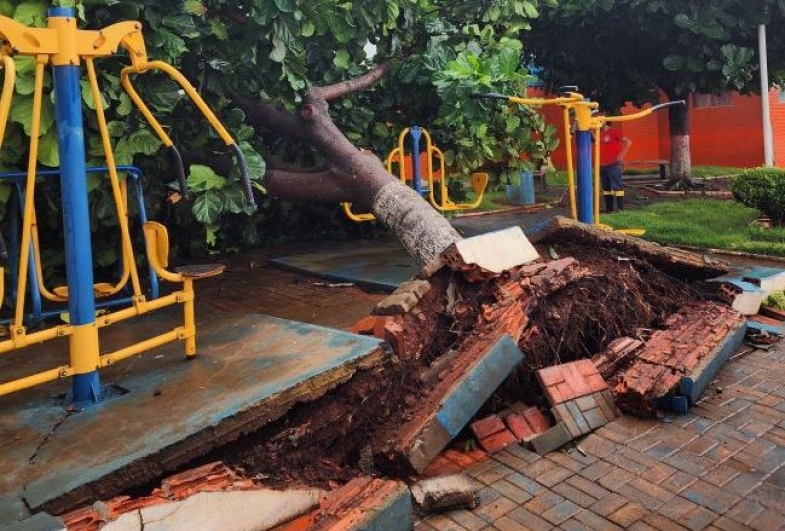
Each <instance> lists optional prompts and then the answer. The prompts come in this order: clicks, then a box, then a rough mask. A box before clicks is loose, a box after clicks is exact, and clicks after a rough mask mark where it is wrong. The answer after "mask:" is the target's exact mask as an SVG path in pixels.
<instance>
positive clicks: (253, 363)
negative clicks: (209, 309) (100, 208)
mask: <svg viewBox="0 0 785 531" xmlns="http://www.w3.org/2000/svg"><path fill="white" fill-rule="evenodd" d="M175 310H176V309H175ZM170 317H171V318H172V320H174V319H177V318H178V315H177V312H171V313H167V312H164V313H162V314H160V315H159V314H156V315H155V316H144V317H141V318H139V319H137V320H134V322H133V325H130V326H124V325H123V324H119V325H118V328H117V329H114V328H113V329H111V330H110V331H109V333H110V336H109V338H111V340H113V341H115V342H116V343H115V344H117V345H120V346H122V345H125V344H127V343H128V342H130V341H133V340H139V339H141V338H146V337H152V336H153V335H155V333H156V332H158V333H160V329H161V328H163V327H165V326H167V319H169V318H170ZM179 318H180V319H182V316H181V315H180V316H179ZM200 327H201V328H200V330H201V332H200V337H201V338H202V339H201V340H200V341H201V342H200V345H199V354H198V355H197V356H196V357H195V358H194V359H193V360H190V361H189V362H188V363H185V361H184V358H183V354H182V345H181V344H170V345H166V346H163V347H160V348H159V349H158V350H157V351H156V355H154V356H153V355H149V356H144V357H140V358H139V359H138V360H137V361H135V362H134V364H133V367H132V369H130V370H129V366H128V365H122V366H119V365H118V367H119V368H118V369H115V368H114V366H112V367H108V368H107V369H106V371H107V373H106V374H107V375H106V377H107V379H108V381H115V382H116V383H117V384H118V385H121V386H123V387H124V388H126V389H129V390H130V391H131V392H129V393H127V394H124V395H122V396H118V397H116V398H113V399H112V400H108V401H106V402H105V403H102V404H101V407H99V408H92V409H88V410H86V411H83V412H80V413H78V414H73V415H66V413H65V412H64V410H63V407H62V405H61V404H60V403H59V402H57V401H56V400H51V399H50V398H49V397H51V396H54V395H56V394H57V393H58V392H60V391H61V390H64V389H66V386H67V385H68V382H66V381H58V382H53V383H52V384H47V385H44V386H41V387H40V388H36V389H34V390H32V391H29V392H28V394H26V395H24V396H26V397H30V396H38V397H42V398H39V399H36V400H35V401H33V400H30V399H29V398H26V399H25V400H23V401H21V402H20V401H18V400H15V397H16V396H22V395H10V396H5V397H2V399H3V402H4V408H5V411H6V415H4V421H3V422H2V423H0V424H2V425H3V428H4V429H6V430H8V432H9V433H11V432H13V433H20V434H25V437H24V438H20V439H19V441H18V442H12V443H11V446H10V447H9V448H7V449H6V450H5V451H3V452H0V467H2V469H3V470H4V476H3V477H2V478H0V521H3V522H12V521H16V520H20V519H22V518H25V517H26V516H29V513H28V514H24V513H23V512H21V511H20V509H19V505H20V504H21V501H22V500H24V502H25V503H27V504H28V505H29V507H30V510H32V511H40V510H45V511H47V512H50V513H53V514H62V513H65V512H67V511H69V510H72V509H74V508H76V507H80V506H83V505H84V504H87V503H91V502H92V501H93V500H95V499H102V498H103V499H106V498H110V497H112V496H115V495H118V494H120V493H121V492H123V491H124V490H127V489H128V488H130V487H132V486H134V485H139V484H143V483H145V482H148V481H150V480H152V479H154V478H156V477H160V476H161V475H166V474H168V473H171V471H173V470H175V469H177V468H178V467H181V466H182V465H183V464H184V463H185V462H187V461H190V460H192V459H195V458H197V457H199V456H200V455H203V454H204V453H206V452H208V451H210V450H211V449H213V448H215V447H216V446H218V445H221V444H224V443H226V442H229V441H232V440H235V439H236V438H238V437H240V436H242V435H243V434H246V433H249V432H253V431H255V430H257V429H259V428H260V427H261V426H264V425H266V424H268V423H269V422H271V421H273V420H275V419H277V418H280V417H281V416H282V415H283V414H285V413H286V412H287V411H288V410H289V409H290V408H291V407H293V406H294V405H295V404H297V403H299V402H302V401H305V400H314V399H316V398H318V397H319V396H322V395H323V394H325V393H327V392H328V391H329V390H331V389H333V388H335V387H336V386H338V385H340V384H341V383H343V382H346V381H348V380H349V379H351V378H352V377H353V376H354V375H355V374H357V373H358V372H360V371H363V370H364V369H368V368H371V367H376V366H378V365H380V364H381V363H382V362H383V361H384V359H385V358H386V357H387V354H386V352H385V349H384V348H383V346H382V344H381V342H380V341H379V340H377V339H374V338H369V337H367V336H358V335H354V334H349V333H347V332H343V331H339V330H331V329H328V328H324V327H319V326H314V325H307V324H303V323H296V322H293V321H288V320H284V319H276V318H273V317H268V316H264V315H238V314H232V315H229V316H227V317H221V318H216V317H215V315H212V316H209V317H207V320H206V321H205V322H202V323H200ZM115 330H117V331H116V332H115ZM112 334H116V335H112ZM140 336H141V337H140ZM108 341H109V339H108ZM57 346H62V345H56V347H57ZM56 347H55V348H56ZM65 347H66V348H67V344H66V345H65ZM52 348H53V347H52V346H48V347H43V348H42V349H41V350H40V351H39V350H33V351H32V352H31V353H26V354H25V355H26V356H31V355H32V354H33V353H35V357H36V358H37V359H42V360H44V361H45V362H46V361H49V360H50V359H51V358H52V357H53V356H52V355H57V354H58V353H59V352H62V351H57V350H55V351H54V352H51V350H52ZM47 349H48V351H47ZM38 356H40V358H38ZM107 418H111V419H113V422H110V423H107V422H106V419H107ZM52 419H55V420H54V421H53V420H52ZM53 426H56V429H53ZM32 435H37V436H38V438H35V437H33V436H32ZM42 441H43V442H45V444H42ZM95 441H101V444H95ZM85 448H90V451H89V452H86V451H85ZM118 472H122V474H121V477H122V479H123V480H122V481H118V480H117V477H116V474H117V473H118Z"/></svg>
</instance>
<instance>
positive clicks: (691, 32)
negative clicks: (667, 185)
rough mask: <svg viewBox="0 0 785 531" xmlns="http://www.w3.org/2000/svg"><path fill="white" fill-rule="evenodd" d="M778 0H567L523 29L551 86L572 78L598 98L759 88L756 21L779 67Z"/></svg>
mask: <svg viewBox="0 0 785 531" xmlns="http://www.w3.org/2000/svg"><path fill="white" fill-rule="evenodd" d="M784 14H785V2H783V1H782V0H719V1H712V2H702V1H690V2H685V1H683V0H655V1H649V0H566V1H560V2H559V3H558V5H557V6H553V7H551V8H548V9H545V10H544V11H543V14H542V16H541V17H540V19H539V20H537V21H536V22H535V24H534V28H533V31H531V32H528V33H527V34H526V35H525V38H526V44H527V47H528V50H529V51H532V52H534V53H535V54H536V56H537V61H538V62H539V63H541V65H542V66H544V67H546V68H545V73H544V77H545V78H546V79H547V80H548V82H549V83H550V84H551V85H552V86H555V85H559V84H566V83H578V84H580V85H581V87H582V88H584V89H585V90H587V91H592V92H594V93H595V96H596V97H597V98H598V99H599V100H600V101H601V102H603V103H604V104H606V105H608V106H612V107H620V106H621V105H623V104H624V102H625V101H633V102H635V103H642V102H645V101H651V100H652V99H656V89H660V90H663V91H664V92H666V93H668V94H669V95H671V96H673V97H676V96H678V97H683V96H685V95H687V94H689V93H690V92H692V91H699V92H718V91H721V90H724V89H726V88H728V87H730V88H733V89H736V90H739V91H750V90H755V89H756V88H757V85H756V81H755V78H756V76H755V72H756V70H757V67H758V58H757V27H758V25H759V24H761V23H768V24H770V27H769V30H768V35H769V45H770V50H771V51H770V54H771V55H770V60H771V61H772V64H773V66H775V67H776V68H777V69H785V63H783V59H784V58H785V56H784V55H783V51H784V50H785V38H784V37H783V32H782V29H783V24H785V20H784V17H783V15H784Z"/></svg>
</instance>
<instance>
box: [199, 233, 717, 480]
mask: <svg viewBox="0 0 785 531" xmlns="http://www.w3.org/2000/svg"><path fill="white" fill-rule="evenodd" d="M558 249H559V253H560V255H561V256H564V255H570V256H573V257H577V258H578V264H577V265H578V266H579V267H578V269H573V270H572V273H569V274H567V273H565V274H564V275H562V278H560V279H557V280H558V281H553V282H548V283H544V284H543V283H541V284H540V285H537V282H533V283H531V285H530V286H529V288H528V289H525V290H524V292H523V293H522V294H521V295H520V297H519V298H520V299H521V301H523V300H524V299H525V300H526V302H525V307H526V313H527V315H528V317H529V324H528V327H527V328H526V331H525V332H524V333H523V335H522V337H521V340H520V342H519V346H520V348H521V351H522V352H523V353H524V355H525V358H526V361H525V363H524V364H522V365H521V366H520V367H519V368H518V369H517V370H516V371H515V372H514V373H513V374H512V375H511V376H510V377H509V378H508V379H507V381H506V382H505V384H504V385H503V386H502V387H501V388H500V389H499V390H498V391H497V392H496V393H495V395H494V396H493V397H492V399H491V400H489V401H488V402H487V403H486V405H485V406H484V408H483V412H487V411H494V410H498V409H499V408H501V407H502V406H503V405H504V404H506V403H509V402H510V401H515V400H521V401H523V402H525V403H527V404H530V405H544V404H542V397H541V396H540V393H539V391H538V389H539V387H538V385H537V384H536V382H535V379H534V371H536V370H537V369H539V368H542V367H545V366H549V365H553V364H556V363H564V362H567V361H571V360H575V359H580V358H586V357H590V356H591V355H593V354H596V353H597V352H599V351H601V350H602V349H604V348H605V347H607V345H608V344H609V343H610V342H611V341H612V340H613V339H616V338H618V337H622V336H635V335H636V334H639V333H640V331H641V330H642V329H656V328H658V327H659V326H662V324H663V323H664V321H665V320H666V319H667V317H668V316H669V315H671V314H673V313H674V312H675V311H677V310H678V308H680V307H681V306H683V305H685V304H687V303H688V302H689V301H694V300H695V299H696V297H701V296H702V295H700V294H698V293H697V292H693V291H692V290H691V289H690V288H689V286H687V285H686V284H684V283H683V282H679V281H676V280H674V279H672V278H669V277H668V276H666V275H665V274H663V273H662V272H661V271H659V270H657V269H656V268H654V267H653V266H651V265H650V264H649V263H647V262H645V261H642V260H638V259H631V258H629V257H627V256H623V255H621V254H620V253H619V252H617V251H614V250H610V249H602V248H598V247H596V246H595V247H591V246H586V245H580V244H575V243H572V244H567V245H561V246H558ZM540 251H541V254H542V256H548V252H549V250H548V246H543V247H542V248H541V249H540ZM549 261H550V260H549ZM518 273H519V274H520V272H518ZM515 274H516V271H511V272H508V273H507V275H508V276H509V275H515ZM532 279H535V280H536V279H537V276H536V275H534V276H533V277H532ZM501 280H504V279H501ZM501 280H500V279H491V280H486V281H483V282H474V283H471V282H468V281H466V280H465V279H463V277H462V276H460V275H458V274H455V273H452V272H450V271H447V270H443V271H442V272H440V273H439V274H437V275H436V276H435V277H434V278H433V279H432V284H433V287H432V289H431V291H430V292H429V293H428V294H427V295H426V296H425V297H424V298H423V299H422V301H421V302H420V304H419V305H418V306H417V308H416V310H415V311H413V312H410V313H409V314H407V315H406V316H405V317H403V329H404V330H405V348H404V349H403V353H404V354H403V355H401V356H397V355H395V354H393V353H391V354H390V356H389V357H388V359H387V361H386V362H385V363H384V364H383V365H382V366H380V367H377V368H375V369H371V370H366V371H364V372H361V373H359V374H357V375H356V376H355V377H354V378H353V379H352V380H351V381H349V382H347V383H346V384H343V385H342V386H340V387H339V388H337V389H335V390H334V391H332V392H330V393H328V394H327V395H325V396H323V397H322V398H320V399H318V400H316V401H313V402H310V403H305V404H300V405H299V406H297V407H295V408H294V409H293V410H292V411H291V412H290V413H288V414H287V415H286V416H285V417H284V418H282V419H280V420H279V421H277V422H275V423H273V424H270V425H268V426H266V427H265V428H263V429H262V430H260V431H258V432H256V433H255V434H253V435H251V436H248V437H244V438H243V439H241V440H238V441H235V442H234V443H231V444H229V445H227V446H225V447H223V448H221V449H219V450H217V451H215V452H213V453H211V454H210V455H208V456H206V457H205V458H204V459H203V460H201V462H208V461H212V460H215V459H221V460H223V461H224V462H226V463H227V464H228V465H229V466H231V467H233V468H235V469H237V470H238V471H240V472H241V473H244V474H246V475H247V476H249V477H252V478H254V479H257V480H259V481H260V482H261V483H264V484H265V485H269V486H274V487H294V486H302V485H309V486H321V487H327V486H329V485H330V484H331V483H332V482H336V481H337V482H344V481H348V480H349V479H351V478H353V477H357V476H359V475H367V474H374V473H381V474H385V475H392V476H398V477H401V476H404V477H405V476H407V475H409V474H410V473H411V471H410V470H408V469H407V468H406V467H405V466H403V465H402V464H401V460H396V459H395V456H394V455H393V454H391V445H392V442H393V441H394V440H395V439H396V436H397V435H398V434H399V431H400V430H401V428H402V426H403V425H404V424H406V423H407V422H408V421H409V420H411V419H412V418H413V416H414V415H416V414H417V413H418V410H419V409H422V405H423V404H424V403H426V402H427V399H428V396H429V391H430V389H431V386H432V385H433V375H432V373H433V370H432V367H434V366H435V365H436V366H438V364H439V363H440V359H441V358H443V357H445V356H446V357H447V358H446V359H447V360H449V357H450V356H453V355H454V353H455V352H457V351H460V350H461V349H462V348H466V346H467V345H474V344H476V343H477V342H478V341H479V340H480V339H479V338H480V336H482V335H483V334H484V332H485V331H486V330H485V329H484V328H483V326H485V325H484V324H483V316H484V315H485V314H486V313H487V312H488V309H489V308H491V307H493V306H494V305H497V304H499V303H500V300H501V298H502V296H503V294H501V293H500V290H499V286H500V285H501V284H502V282H501ZM522 304H523V303H522ZM448 307H449V308H448ZM442 364H443V365H445V363H444V360H442ZM446 365H449V363H447V364H446Z"/></svg>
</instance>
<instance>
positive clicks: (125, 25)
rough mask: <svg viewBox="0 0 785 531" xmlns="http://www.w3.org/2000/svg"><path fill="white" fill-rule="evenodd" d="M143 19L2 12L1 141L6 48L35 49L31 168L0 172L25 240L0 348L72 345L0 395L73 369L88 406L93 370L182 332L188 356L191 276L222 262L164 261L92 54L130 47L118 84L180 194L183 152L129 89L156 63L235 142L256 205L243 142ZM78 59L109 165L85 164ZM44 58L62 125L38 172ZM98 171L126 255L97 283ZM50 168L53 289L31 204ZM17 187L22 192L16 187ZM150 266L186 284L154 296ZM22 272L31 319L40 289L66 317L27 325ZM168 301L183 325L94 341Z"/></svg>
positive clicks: (162, 236) (7, 95)
mask: <svg viewBox="0 0 785 531" xmlns="http://www.w3.org/2000/svg"><path fill="white" fill-rule="evenodd" d="M141 28H142V25H141V24H140V23H139V22H133V21H131V22H121V23H118V24H114V25H112V26H109V27H107V28H104V29H102V30H100V31H87V30H78V29H77V27H76V12H75V10H74V9H73V8H63V7H53V8H50V9H49V11H48V20H47V27H46V28H28V27H26V26H24V25H23V24H20V23H19V22H16V21H14V20H12V19H9V18H7V17H0V37H1V38H2V43H1V44H0V61H2V65H3V68H4V70H5V80H4V83H3V89H2V95H1V96H0V146H2V144H1V142H2V137H3V133H4V132H5V127H6V124H7V120H8V115H9V111H10V107H11V99H12V96H13V91H14V83H15V69H14V61H13V59H12V57H13V56H14V55H22V56H30V57H33V58H34V59H35V84H34V91H33V110H32V127H31V133H30V153H29V161H28V168H27V172H25V173H19V174H10V175H6V176H5V177H4V178H6V179H11V180H12V181H13V182H15V183H17V184H15V185H16V186H17V189H18V190H19V194H18V195H19V207H20V208H21V210H22V212H23V215H22V227H21V243H20V244H19V246H18V248H16V247H15V248H14V250H15V251H16V252H18V255H19V258H18V260H17V261H15V262H12V264H11V265H12V270H13V269H15V270H16V271H12V272H14V273H15V276H16V288H15V290H14V291H13V292H12V295H13V297H12V298H13V300H14V317H13V319H12V321H11V324H10V326H9V332H10V338H9V339H6V340H3V341H0V353H6V352H10V351H14V350H18V349H22V348H25V347H27V346H30V345H34V344H37V343H42V342H45V341H50V340H53V339H56V338H65V337H67V338H68V341H69V353H70V360H69V363H68V364H64V365H61V366H59V367H56V368H54V369H51V370H47V371H44V372H41V373H38V374H34V375H31V376H27V377H24V378H20V379H17V380H14V381H10V382H6V383H2V384H0V395H3V394H6V393H10V392H13V391H17V390H20V389H24V388H27V387H31V386H34V385H38V384H41V383H44V382H48V381H51V380H55V379H58V378H65V377H69V376H72V377H73V380H72V392H71V397H70V399H71V400H72V402H73V404H74V405H75V406H76V407H85V406H88V405H91V404H94V403H96V402H97V401H99V400H100V398H101V396H102V394H103V392H102V388H101V385H100V380H99V376H98V370H99V369H100V368H102V367H106V366H107V365H110V364H112V363H115V362H118V361H120V360H122V359H125V358H128V357H130V356H134V355H137V354H141V353H143V352H146V351H148V350H150V349H152V348H154V347H157V346H160V345H163V344H166V343H169V342H173V341H184V343H185V354H186V356H188V357H191V356H194V355H195V354H196V324H195V320H194V290H193V280H195V279H197V278H204V277H209V276H215V275H218V274H220V273H221V272H222V271H223V267H222V266H215V265H210V266H186V267H183V268H178V269H177V270H176V271H174V272H172V271H169V270H167V269H166V267H167V265H168V252H169V251H168V235H167V232H166V228H165V227H164V226H163V225H161V224H159V223H155V222H153V221H148V220H147V219H146V214H145V212H144V205H143V199H142V198H141V195H140V194H139V191H140V190H141V188H140V187H138V182H139V179H140V178H141V173H140V172H138V170H135V169H132V168H129V167H118V166H117V165H116V164H115V159H114V155H113V152H112V146H111V142H110V138H109V133H108V128H107V123H106V118H105V116H104V110H103V106H102V101H101V92H100V88H99V85H98V78H97V76H96V70H95V66H94V64H93V60H94V59H96V58H101V57H109V56H112V55H114V54H115V53H116V52H117V49H118V48H119V47H122V48H123V49H124V50H126V51H127V52H128V55H129V56H130V58H131V65H130V66H128V67H126V68H124V69H123V70H122V72H121V79H122V84H123V87H124V88H125V90H126V91H127V92H128V95H129V96H130V98H131V100H132V101H133V102H134V104H135V105H136V107H137V108H138V109H139V110H140V112H141V113H142V115H143V116H144V117H145V119H146V120H147V122H148V123H149V124H150V126H151V127H152V129H153V130H154V131H155V133H156V134H157V135H158V137H159V138H160V139H161V141H162V143H163V144H164V146H165V147H166V148H167V150H168V151H169V153H170V155H171V156H172V157H173V158H174V161H175V165H176V167H177V171H178V180H179V184H180V189H181V193H182V194H183V195H184V196H187V188H186V180H185V171H184V167H183V163H182V159H181V157H180V154H179V152H178V151H177V148H176V147H175V146H174V143H173V142H172V140H171V138H170V137H169V136H168V135H167V134H166V132H164V130H163V128H162V127H161V125H160V124H159V122H158V121H157V120H156V118H155V117H153V115H152V113H151V112H150V110H149V109H148V108H147V106H146V105H145V103H144V101H143V100H142V99H141V97H140V96H139V94H138V93H137V92H136V90H135V89H134V87H133V85H132V84H131V80H130V76H131V75H132V74H143V73H145V72H148V71H151V70H159V71H161V72H163V73H165V74H167V75H169V76H170V77H171V78H173V79H174V81H175V82H177V83H178V84H179V85H180V87H181V88H182V89H183V91H184V92H185V93H186V94H187V95H188V96H189V97H190V99H191V101H193V102H194V104H196V106H197V107H198V108H199V110H200V111H201V112H202V114H203V115H204V117H205V118H206V119H207V121H208V122H209V123H210V125H211V126H212V127H213V129H215V131H216V132H217V134H218V135H219V136H220V137H221V139H222V140H223V141H224V142H225V143H226V145H227V146H228V147H229V148H230V149H231V150H232V151H233V153H234V155H235V157H236V159H237V163H238V166H239V170H240V177H241V179H242V181H243V184H244V186H245V194H246V199H247V201H248V203H249V204H250V205H254V201H253V195H252V191H251V186H250V180H249V178H248V171H247V166H246V163H245V159H244V157H243V155H242V152H241V151H240V149H239V147H238V146H237V144H236V143H235V142H234V140H233V139H232V137H231V135H229V133H228V132H227V131H226V129H225V128H224V127H223V125H222V124H221V123H220V122H219V121H218V119H217V118H216V116H215V115H214V114H213V113H212V111H211V110H210V109H209V108H208V107H207V105H206V104H205V102H204V101H203V100H202V98H201V97H200V96H199V94H198V93H197V92H196V90H195V89H194V87H193V86H192V85H191V84H190V83H189V82H188V81H187V80H186V79H185V78H184V77H183V76H182V74H180V73H179V72H178V71H177V70H176V69H174V68H173V67H172V66H170V65H168V64H166V63H163V62H160V61H148V58H147V53H146V50H145V44H144V38H143V36H142V32H141ZM82 61H84V63H85V66H86V70H87V78H88V82H89V84H90V88H91V92H92V96H93V100H94V106H95V111H96V118H97V123H98V127H99V130H100V133H101V139H102V142H103V148H104V152H105V156H106V167H105V168H87V167H86V162H85V144H84V131H83V125H82V124H83V119H82V104H81V101H82V97H81V89H80V71H79V65H80V63H81V62H82ZM49 64H51V66H52V76H53V79H54V89H53V94H54V104H55V125H56V128H57V133H58V152H59V156H60V169H59V170H53V171H50V172H39V171H37V168H36V165H37V155H38V143H39V136H40V134H39V132H40V124H41V102H42V99H43V87H44V68H45V67H46V66H47V65H49ZM96 171H99V172H106V173H107V174H108V176H109V181H110V184H111V187H112V195H113V198H114V203H115V207H116V209H117V219H118V225H119V228H120V234H121V242H122V260H121V274H120V278H119V280H118V281H117V282H116V283H98V284H95V283H94V279H93V267H92V263H93V260H92V246H91V234H90V213H89V210H88V202H87V173H88V172H96ZM120 171H125V172H126V174H127V175H129V176H130V178H131V179H132V180H133V181H134V182H135V183H137V200H139V201H140V202H141V203H140V204H141V205H142V206H141V208H140V212H139V216H140V221H141V222H142V225H143V230H144V236H145V238H144V239H145V244H146V249H145V250H146V253H147V259H148V262H149V267H150V269H152V272H154V273H155V275H153V274H152V272H151V287H150V295H151V297H150V298H149V299H148V297H147V296H145V294H144V293H143V292H142V286H141V282H140V280H139V273H138V271H137V267H136V261H135V260H134V252H133V243H132V239H131V235H130V229H129V223H128V211H127V198H128V190H127V179H126V180H124V181H122V182H121V180H120V178H119V176H118V173H119V172H120ZM47 175H59V176H60V185H61V193H62V198H61V205H62V210H63V227H64V240H65V257H66V277H67V285H66V286H60V287H56V288H53V289H51V290H50V289H49V288H47V287H46V286H45V285H44V283H43V276H42V272H41V263H40V262H41V255H40V248H39V244H38V235H37V229H36V219H35V208H34V197H35V185H36V177H37V176H47ZM14 180H15V181H14ZM23 181H24V182H23ZM22 190H23V193H21V192H22ZM156 275H157V276H159V277H161V278H162V279H164V280H166V281H169V282H174V283H179V284H181V285H182V286H181V288H180V289H177V290H175V291H173V292H172V293H170V294H168V295H165V296H158V287H157V280H156V279H155V276H156ZM12 278H13V277H12ZM0 279H2V275H0ZM28 279H29V280H30V286H29V288H30V291H31V294H32V296H31V299H32V300H33V305H34V308H33V319H34V320H36V319H40V318H43V317H45V316H46V313H45V312H43V311H42V310H41V308H40V301H41V299H40V296H43V297H44V298H46V299H48V300H50V301H52V302H62V303H67V304H68V321H69V322H68V324H61V325H56V326H51V327H49V328H44V329H41V330H36V331H28V327H27V326H26V324H27V323H29V322H30V318H29V317H28V318H27V319H26V314H25V300H26V294H27V292H28ZM129 281H130V284H131V295H130V297H126V298H125V299H123V298H120V299H115V300H109V299H107V302H106V304H103V305H102V304H100V303H99V304H97V303H96V298H108V297H111V296H114V295H119V294H120V293H121V291H122V290H124V289H125V288H126V285H127V284H128V282H129ZM3 287H4V286H3V285H2V281H1V280H0V295H2V291H3ZM36 292H38V295H36ZM0 300H2V298H0ZM174 304H182V305H183V321H182V325H181V326H177V327H175V328H174V329H172V330H170V331H168V332H166V333H163V334H160V335H158V336H155V337H152V338H149V339H146V340H144V341H141V342H139V343H135V344H133V345H130V346H128V347H125V348H122V349H119V350H116V351H114V352H109V353H106V354H101V352H100V345H99V331H100V329H102V328H104V327H106V326H109V325H112V324H116V323H119V322H121V321H125V320H128V319H132V318H134V317H138V316H141V315H143V314H146V313H148V312H152V311H154V310H158V309H161V308H164V307H167V306H171V305H174ZM118 305H120V306H124V307H123V308H121V309H117V310H115V311H111V312H109V313H105V314H103V315H101V317H100V318H99V319H96V308H98V307H100V306H104V307H107V308H112V307H115V306H118Z"/></svg>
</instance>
